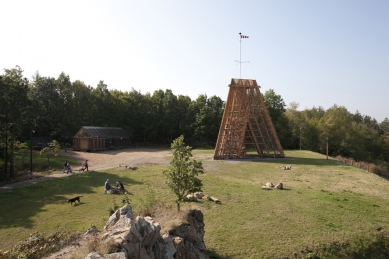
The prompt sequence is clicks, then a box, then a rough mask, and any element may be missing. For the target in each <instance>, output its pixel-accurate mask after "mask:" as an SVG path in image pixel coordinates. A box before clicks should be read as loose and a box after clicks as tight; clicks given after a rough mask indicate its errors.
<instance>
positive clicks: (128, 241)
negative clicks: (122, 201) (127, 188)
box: [88, 204, 209, 259]
mask: <svg viewBox="0 0 389 259" xmlns="http://www.w3.org/2000/svg"><path fill="white" fill-rule="evenodd" d="M185 220H186V222H185V223H181V224H180V225H178V226H177V227H175V228H173V229H171V230H169V231H168V232H167V234H165V235H164V236H161V235H160V230H161V226H160V225H159V223H155V222H154V221H153V219H152V218H151V217H140V216H138V217H137V218H136V219H134V216H133V214H132V208H131V205H129V204H128V205H126V206H124V207H123V208H121V209H119V210H117V211H116V212H115V213H114V214H113V215H111V217H110V218H109V219H108V222H107V224H106V225H105V227H104V230H105V232H104V234H103V236H102V239H103V240H104V241H105V242H111V243H112V242H114V243H115V244H116V245H117V247H118V248H119V249H120V251H121V252H124V254H125V258H131V259H133V258H134V259H135V258H136V259H173V258H174V259H180V258H182V259H184V258H188V259H191V258H193V259H194V258H197V259H208V258H209V257H208V255H207V254H206V247H205V244H204V220H203V214H202V212H201V211H199V210H191V211H189V212H188V214H187V215H186V218H185ZM88 256H89V255H88ZM95 256H98V255H95ZM90 258H92V257H90ZM96 258H99V257H96ZM102 258H108V257H102Z"/></svg>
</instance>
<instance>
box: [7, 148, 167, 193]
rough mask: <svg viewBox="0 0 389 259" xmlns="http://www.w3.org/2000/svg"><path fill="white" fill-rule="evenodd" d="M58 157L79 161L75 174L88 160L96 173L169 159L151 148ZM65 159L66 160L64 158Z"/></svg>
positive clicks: (165, 162) (51, 177)
mask: <svg viewBox="0 0 389 259" xmlns="http://www.w3.org/2000/svg"><path fill="white" fill-rule="evenodd" d="M58 154H59V155H61V156H63V157H64V158H65V157H71V158H75V159H77V160H79V161H80V162H79V164H78V165H71V167H72V170H73V172H77V170H78V169H79V168H81V164H82V163H83V162H84V161H85V160H88V164H89V170H92V171H98V170H104V169H109V168H113V167H117V166H119V165H128V166H136V165H140V164H162V165H168V164H169V161H170V157H171V150H170V149H152V148H129V149H119V150H105V151H99V152H93V153H90V152H76V151H68V152H64V151H63V150H61V151H60V152H59V153H58ZM65 159H66V158H65ZM69 175H70V174H64V173H63V172H62V171H60V172H56V173H53V174H50V175H48V176H44V177H40V178H34V179H33V180H27V181H23V182H18V183H13V184H10V185H5V186H0V192H1V191H5V190H9V189H13V188H17V187H22V186H25V185H29V184H36V183H38V182H41V181H45V180H49V179H53V178H60V177H66V176H69Z"/></svg>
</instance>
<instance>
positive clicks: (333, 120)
mask: <svg viewBox="0 0 389 259" xmlns="http://www.w3.org/2000/svg"><path fill="white" fill-rule="evenodd" d="M263 96H264V100H265V103H266V106H267V109H268V111H269V114H270V116H271V118H272V121H273V123H274V125H275V128H276V132H277V134H278V137H279V139H280V142H281V145H282V147H283V148H284V149H298V148H300V143H301V147H302V149H306V150H312V151H315V152H320V153H325V144H326V141H327V138H328V142H329V153H330V155H331V156H335V155H338V154H339V155H342V156H345V157H348V156H351V157H353V158H354V159H357V160H364V161H369V160H370V161H373V160H374V161H378V160H379V161H383V162H389V138H388V135H389V120H388V119H387V118H386V119H385V120H384V121H382V122H381V123H378V122H377V121H376V120H375V119H374V118H371V117H370V116H367V115H361V114H360V113H359V112H358V111H357V112H356V113H355V114H353V113H350V112H349V111H347V109H346V108H345V107H342V106H337V105H334V106H333V107H331V108H329V109H327V110H325V109H323V108H322V107H320V106H319V107H317V108H316V107H313V108H311V109H305V110H302V111H300V110H298V104H297V103H291V104H290V105H289V106H288V107H286V104H285V102H284V101H283V99H282V97H281V96H280V95H278V94H276V93H275V91H274V90H272V89H270V90H268V91H266V92H265V93H264V94H263ZM223 109H224V102H223V101H222V99H221V98H220V97H218V96H212V97H208V96H207V95H205V94H199V96H198V97H197V98H196V99H195V100H192V99H191V98H190V97H189V96H185V95H178V96H177V95H175V94H174V93H173V92H172V91H171V90H169V89H166V90H156V91H154V92H153V93H152V94H151V93H141V92H140V91H138V90H135V89H134V88H131V90H130V91H124V92H123V91H119V90H108V86H107V85H106V84H105V83H104V81H100V82H99V83H98V84H97V86H96V87H92V86H89V85H85V84H84V82H82V81H80V80H76V81H73V82H72V81H71V79H70V76H69V75H66V74H65V73H63V72H62V73H61V74H60V75H59V76H58V77H57V78H54V77H46V76H43V75H40V74H39V73H38V72H37V73H36V74H35V75H34V76H33V77H32V79H31V80H28V79H27V78H25V77H24V75H23V70H22V69H21V68H20V67H18V66H16V67H15V68H11V69H4V73H3V74H2V75H0V162H1V164H0V169H1V170H0V179H2V180H4V179H10V178H13V176H14V174H15V172H14V166H13V165H14V159H15V158H14V151H15V150H16V149H17V148H18V145H20V143H23V142H25V140H28V139H29V136H30V134H31V133H32V131H33V132H34V133H33V136H51V137H52V139H55V140H57V141H59V142H60V143H71V142H72V139H73V136H74V135H75V134H76V133H77V131H78V130H79V129H80V128H81V127H82V126H103V127H122V128H123V129H124V130H126V131H127V132H128V134H129V135H130V140H131V142H133V143H171V142H172V141H173V140H174V139H176V138H177V137H179V136H180V135H184V136H185V142H186V143H187V144H189V145H190V144H191V143H192V142H194V141H195V142H197V143H201V144H202V145H209V146H214V145H215V143H216V140H217V135H218V131H219V127H220V123H221V119H222V116H223V111H224V110H223Z"/></svg>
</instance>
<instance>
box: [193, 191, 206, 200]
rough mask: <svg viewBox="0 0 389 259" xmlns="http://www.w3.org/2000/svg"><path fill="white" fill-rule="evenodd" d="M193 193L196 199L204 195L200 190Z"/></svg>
mask: <svg viewBox="0 0 389 259" xmlns="http://www.w3.org/2000/svg"><path fill="white" fill-rule="evenodd" d="M194 195H195V196H196V198H197V199H202V198H203V197H204V193H202V192H195V193H194Z"/></svg>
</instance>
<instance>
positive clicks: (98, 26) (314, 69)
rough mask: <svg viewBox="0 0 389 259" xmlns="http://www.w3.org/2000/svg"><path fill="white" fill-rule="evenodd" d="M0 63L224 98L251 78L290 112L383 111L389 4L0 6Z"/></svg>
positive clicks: (204, 1) (388, 77)
mask: <svg viewBox="0 0 389 259" xmlns="http://www.w3.org/2000/svg"><path fill="white" fill-rule="evenodd" d="M0 28H1V31H0V33H1V36H0V69H2V71H1V74H2V73H3V69H4V68H13V67H15V66H16V65H19V66H20V67H21V68H22V69H23V70H24V76H25V77H27V78H29V79H31V77H32V76H33V75H34V74H35V72H36V71H39V73H40V74H41V75H42V76H50V77H55V78H57V77H58V75H59V74H60V73H61V72H62V71H63V72H65V73H66V74H68V75H69V76H70V79H71V81H75V80H81V81H84V83H85V84H87V85H90V86H93V87H96V86H97V84H98V82H99V81H100V80H104V82H105V83H106V84H107V85H108V88H109V89H118V90H121V91H130V90H131V88H134V89H135V90H139V91H141V93H143V94H144V93H146V92H150V93H153V92H154V91H155V90H158V89H163V90H165V89H171V90H172V91H173V93H174V94H175V95H180V94H181V95H188V96H190V97H191V98H192V99H196V98H197V97H198V95H199V94H207V96H208V97H210V96H213V95H217V96H219V97H220V98H222V99H223V100H226V98H227V94H228V89H229V88H228V84H229V83H230V80H231V78H239V76H240V75H239V65H238V63H237V62H235V61H236V60H239V40H240V39H239V34H238V33H239V32H241V33H242V34H243V35H247V36H249V38H248V39H242V46H241V47H242V48H241V53H242V54H241V55H242V61H250V63H243V64H242V78H248V79H256V80H257V82H258V84H259V85H260V86H261V92H262V93H265V92H266V91H267V90H269V89H274V91H275V92H276V93H277V94H279V95H281V96H282V98H283V99H284V101H285V102H286V104H289V103H290V102H298V103H299V104H300V106H299V109H305V108H312V107H313V106H315V107H318V106H322V107H323V108H325V109H328V108H329V107H331V106H333V105H334V104H337V105H339V106H345V107H346V108H347V109H348V110H349V111H350V112H352V113H355V112H356V111H357V110H358V111H359V112H360V113H361V114H362V115H369V116H371V117H373V118H376V119H377V120H378V122H381V121H382V120H383V119H384V118H385V117H388V118H389V109H388V100H389V1H388V0H372V1H366V0H363V1H359V0H340V1H339V0H336V1H335V0H334V1H331V0H323V1H319V0H315V1H311V0H304V1H299V0H293V1H287V0H283V1H276V0H266V1H262V0H252V1H249V0H247V1H244V0H243V1H237V0H236V1H229V0H223V1H221V0H196V1H193V0H192V1H189V0H175V1H172V0H155V1H151V0H138V1H133V0H128V1H108V0H107V1H96V0H94V1H82V0H77V1H71V0H67V1H52V0H49V1H39V0H34V1H31V0H26V1H18V0H12V1H8V0H1V1H0Z"/></svg>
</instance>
